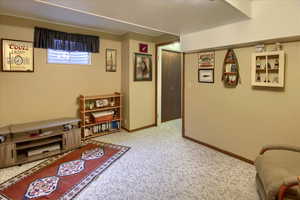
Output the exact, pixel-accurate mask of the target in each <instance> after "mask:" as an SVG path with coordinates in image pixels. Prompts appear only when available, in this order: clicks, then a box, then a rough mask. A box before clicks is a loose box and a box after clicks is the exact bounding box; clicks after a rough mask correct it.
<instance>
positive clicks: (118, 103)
mask: <svg viewBox="0 0 300 200" xmlns="http://www.w3.org/2000/svg"><path fill="white" fill-rule="evenodd" d="M79 101H80V109H79V113H80V118H81V126H80V127H81V136H82V139H83V140H87V139H91V138H94V137H99V136H103V135H107V134H111V133H114V132H119V131H120V130H121V121H122V118H121V113H122V95H121V94H120V93H118V92H115V93H113V94H106V95H94V96H84V95H80V97H79ZM104 112H111V113H112V114H111V115H112V116H111V118H110V119H105V117H103V120H102V119H101V117H99V118H97V119H96V118H95V115H96V114H100V115H101V114H103V113H104Z"/></svg>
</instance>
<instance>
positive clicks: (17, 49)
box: [1, 39, 34, 72]
mask: <svg viewBox="0 0 300 200" xmlns="http://www.w3.org/2000/svg"><path fill="white" fill-rule="evenodd" d="M1 45H2V71H4V72H33V71H34V63H33V42H29V41H22V40H10V39H2V40H1Z"/></svg>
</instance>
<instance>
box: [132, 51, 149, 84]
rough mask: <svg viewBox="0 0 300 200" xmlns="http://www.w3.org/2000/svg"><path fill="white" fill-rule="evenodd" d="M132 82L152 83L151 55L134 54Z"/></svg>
mask: <svg viewBox="0 0 300 200" xmlns="http://www.w3.org/2000/svg"><path fill="white" fill-rule="evenodd" d="M134 81H152V55H150V54H140V53H135V65H134Z"/></svg>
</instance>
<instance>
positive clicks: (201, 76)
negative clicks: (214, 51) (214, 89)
mask: <svg viewBox="0 0 300 200" xmlns="http://www.w3.org/2000/svg"><path fill="white" fill-rule="evenodd" d="M198 82H199V83H213V82H214V69H198Z"/></svg>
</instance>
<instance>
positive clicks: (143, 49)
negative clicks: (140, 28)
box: [139, 43, 148, 53]
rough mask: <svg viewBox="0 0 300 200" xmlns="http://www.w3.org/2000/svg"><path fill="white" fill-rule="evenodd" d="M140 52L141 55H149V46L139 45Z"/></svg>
mask: <svg viewBox="0 0 300 200" xmlns="http://www.w3.org/2000/svg"><path fill="white" fill-rule="evenodd" d="M139 50H140V52H141V53H148V44H143V43H140V44H139Z"/></svg>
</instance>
